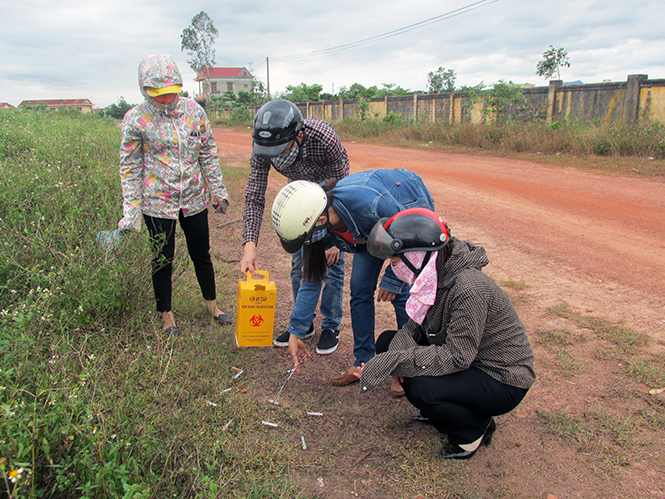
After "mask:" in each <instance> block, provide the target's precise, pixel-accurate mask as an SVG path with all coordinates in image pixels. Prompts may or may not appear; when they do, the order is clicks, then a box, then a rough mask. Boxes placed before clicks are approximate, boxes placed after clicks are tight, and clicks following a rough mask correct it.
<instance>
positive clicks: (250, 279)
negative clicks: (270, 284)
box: [247, 270, 270, 284]
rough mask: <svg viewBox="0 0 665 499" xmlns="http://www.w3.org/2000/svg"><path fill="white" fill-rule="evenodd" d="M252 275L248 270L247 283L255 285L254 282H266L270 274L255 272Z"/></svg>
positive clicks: (264, 271)
mask: <svg viewBox="0 0 665 499" xmlns="http://www.w3.org/2000/svg"><path fill="white" fill-rule="evenodd" d="M254 274H256V275H252V273H251V272H250V271H249V270H248V271H247V282H248V283H250V284H255V283H256V281H267V280H268V276H269V274H270V273H269V272H268V271H267V270H255V271H254Z"/></svg>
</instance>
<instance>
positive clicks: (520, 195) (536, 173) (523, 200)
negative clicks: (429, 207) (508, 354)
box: [215, 129, 665, 499]
mask: <svg viewBox="0 0 665 499" xmlns="http://www.w3.org/2000/svg"><path fill="white" fill-rule="evenodd" d="M215 137H216V139H217V144H218V148H219V150H220V156H221V157H222V158H223V160H224V162H225V163H226V164H227V165H231V166H233V165H246V164H247V162H248V158H249V154H250V151H251V137H250V134H249V130H248V131H247V132H246V133H238V132H235V131H231V130H222V129H218V130H215ZM344 146H345V147H346V149H347V152H348V154H349V158H350V161H351V169H352V172H357V171H360V170H366V169H375V168H402V167H404V168H408V169H409V170H412V171H414V172H416V173H418V174H420V175H421V176H422V177H423V179H424V180H425V183H426V185H427V186H428V188H429V189H430V191H431V192H432V195H433V197H434V200H435V202H436V207H437V211H438V212H439V214H441V215H442V216H443V217H444V219H445V220H446V221H447V222H448V224H449V226H450V228H451V231H452V233H453V234H454V235H456V236H457V237H460V238H462V239H469V240H472V241H474V242H476V243H477V244H480V245H482V246H484V247H485V248H486V249H487V253H488V256H489V258H490V261H491V263H490V265H489V266H488V267H487V268H486V269H485V270H486V272H487V273H488V274H489V275H490V276H491V277H492V278H493V279H494V280H495V281H497V282H499V283H500V284H502V285H503V286H504V288H506V289H507V291H508V293H509V295H510V296H511V299H512V300H513V302H514V303H515V304H516V307H517V309H518V312H519V314H520V317H521V318H522V320H523V322H524V324H525V326H526V328H527V332H528V333H529V335H530V338H531V341H532V344H533V347H534V352H535V354H536V372H537V374H538V380H537V382H536V384H535V385H534V387H533V388H532V389H531V391H530V392H529V394H528V395H527V398H526V399H525V401H524V402H523V403H522V404H521V405H520V406H519V407H518V408H517V409H516V410H515V411H514V412H513V413H511V414H509V415H507V416H502V417H501V418H500V419H499V421H498V422H499V425H500V430H502V431H501V432H498V433H497V436H498V438H497V442H498V443H497V445H496V446H495V445H493V446H492V448H491V450H488V452H486V453H484V454H482V455H478V456H477V457H475V458H474V459H473V460H472V463H471V464H470V468H469V471H470V472H471V473H472V476H473V477H475V479H476V482H477V483H478V484H480V485H478V487H479V488H478V489H477V490H476V493H477V494H478V495H477V496H478V497H490V496H492V497H497V495H494V494H493V493H492V491H493V490H494V489H493V488H492V487H493V485H488V484H492V483H494V484H495V485H496V481H497V480H498V479H497V475H496V473H495V472H494V471H492V470H493V469H494V470H496V469H501V470H502V477H503V478H501V479H500V480H499V481H500V482H501V486H502V487H504V489H503V490H504V491H506V490H507V491H508V492H507V495H506V496H505V497H543V498H544V497H546V496H547V494H548V493H552V494H554V495H555V496H556V497H558V498H559V499H563V498H568V497H644V496H649V497H659V498H664V497H665V492H663V488H662V484H661V483H660V482H661V478H662V474H663V473H664V472H665V457H664V456H663V454H662V448H663V445H664V444H665V441H664V439H663V435H662V432H661V431H656V432H655V433H653V434H649V432H650V431H651V429H645V430H644V431H642V432H641V433H635V434H633V435H631V437H630V438H631V439H632V440H631V444H630V445H631V446H630V447H629V449H630V451H627V455H628V457H627V458H626V459H627V460H628V462H629V465H627V466H626V467H623V468H620V471H617V470H616V469H615V468H612V467H611V471H610V472H609V473H608V472H606V471H603V470H604V468H603V466H605V465H604V464H602V463H601V461H603V459H605V457H599V454H600V455H602V456H604V452H605V451H607V449H609V453H614V454H616V453H617V452H619V451H620V450H621V449H626V448H628V447H627V444H626V443H623V444H622V443H618V444H614V443H613V444H612V445H610V444H609V443H608V441H609V440H612V439H613V438H614V437H611V435H610V434H606V433H603V431H602V430H601V429H599V428H601V427H603V425H604V424H605V423H603V422H602V418H603V417H604V416H603V417H601V416H599V414H606V415H607V417H609V416H611V417H616V418H617V420H624V421H632V420H634V418H635V417H636V414H637V413H638V412H640V411H647V410H650V409H649V408H650V407H652V404H651V402H649V401H648V400H645V399H646V396H645V395H644V394H645V393H646V388H645V386H644V385H640V384H639V383H638V382H637V381H636V380H635V378H634V377H630V376H629V375H628V373H627V372H626V370H625V368H624V366H623V363H622V361H621V358H619V359H618V360H617V357H615V356H614V355H615V354H614V353H613V354H611V355H609V354H603V355H604V356H603V355H601V354H600V353H599V352H608V351H612V350H611V349H612V348H613V346H612V345H610V344H609V343H608V342H607V341H603V340H601V339H599V338H597V337H595V336H594V335H593V333H589V332H588V331H587V332H586V333H585V335H586V337H587V338H588V339H585V340H584V342H581V343H576V344H573V345H572V346H567V347H565V349H564V350H555V349H552V347H551V346H549V347H548V346H547V345H543V344H542V343H541V342H540V341H539V339H540V335H541V333H542V332H543V331H550V330H556V331H562V330H565V331H573V332H574V333H576V332H577V330H576V328H575V325H574V324H571V323H570V322H569V321H565V320H562V319H561V318H560V317H552V316H551V315H550V314H548V313H547V309H548V307H551V306H554V305H559V304H562V303H566V304H568V305H569V306H570V307H571V308H572V309H574V310H576V311H579V313H581V314H584V315H588V316H594V317H600V318H604V319H607V320H609V321H611V322H613V323H621V324H623V325H625V326H627V327H630V328H632V329H634V330H635V331H638V332H641V333H646V334H648V335H649V336H650V337H651V338H652V341H651V342H650V344H649V346H648V350H649V353H659V352H663V351H665V278H664V277H665V182H663V181H662V180H651V179H644V178H626V177H619V176H612V175H605V174H597V173H590V172H586V171H581V170H578V169H576V168H575V167H574V165H571V166H569V167H567V168H561V167H549V166H543V165H542V164H538V163H534V162H527V161H520V160H514V159H505V158H489V157H478V156H471V155H463V154H449V153H442V152H437V151H432V150H428V149H427V147H426V146H425V145H423V147H422V148H420V149H412V148H400V147H385V146H378V145H370V144H360V143H354V142H344ZM284 183H285V181H284V179H283V177H281V176H280V175H275V174H273V175H271V179H270V188H271V189H272V190H274V191H276V190H277V189H278V188H279V187H281V186H282V185H284ZM273 195H274V193H273ZM266 239H268V238H266ZM261 244H262V245H264V248H263V250H261V247H260V248H259V249H260V252H259V255H261V254H262V253H261V251H263V254H264V255H268V254H271V250H270V249H267V248H265V246H268V245H270V244H274V242H273V243H271V242H268V241H263V240H262V243H261ZM273 254H275V255H277V254H280V251H279V247H278V245H276V246H274V252H273ZM266 258H268V257H266ZM280 258H281V257H280ZM287 265H288V261H287V260H285V261H284V267H285V268H287ZM271 275H272V274H271ZM282 285H283V286H284V289H289V284H288V280H287V276H286V274H285V275H284V277H283V284H282ZM346 303H348V302H346ZM380 310H381V309H380ZM384 310H385V314H381V313H380V311H379V313H378V314H377V317H388V318H389V317H390V316H391V312H390V310H389V309H388V308H386V309H384ZM288 311H289V309H288V307H287V308H286V313H288ZM377 321H379V322H380V319H379V318H377ZM380 331H381V329H380V324H379V325H377V332H380ZM271 350H273V352H269V351H266V353H264V354H262V355H265V357H266V360H270V361H272V360H274V359H273V357H275V356H276V355H278V353H274V350H278V349H271ZM351 350H352V339H351V332H350V324H349V321H348V320H347V319H345V321H344V322H343V328H342V336H341V340H340V348H339V350H338V352H336V353H335V354H334V355H332V356H329V357H330V358H326V359H323V360H319V361H318V362H317V363H316V364H315V365H313V366H312V368H311V371H310V372H309V373H307V374H305V378H304V380H305V381H304V382H306V383H308V386H309V387H310V388H311V390H312V392H313V395H312V396H313V397H314V396H316V395H317V394H318V396H320V397H322V398H323V397H324V395H326V394H327V395H329V394H330V393H331V392H330V387H329V386H327V385H326V384H324V383H321V382H320V380H321V378H324V377H327V376H330V374H331V370H333V369H340V370H341V369H344V368H346V367H348V366H349V365H350V361H352V359H353V357H352V353H351ZM562 351H563V353H565V354H566V355H569V356H571V352H572V357H573V360H575V361H576V362H577V361H579V363H578V364H577V366H583V367H579V369H577V370H576V371H575V373H574V374H570V371H568V373H567V374H566V372H565V368H564V367H565V366H564V367H562V363H561V362H562V360H561V359H562V358H563V357H562ZM662 358H665V357H661V359H662ZM315 360H316V359H315ZM308 376H309V377H308ZM335 394H336V395H335V398H334V400H333V402H330V407H326V410H327V411H329V412H335V413H336V414H339V417H340V418H341V419H343V420H344V421H345V423H344V424H343V425H342V427H338V426H337V425H331V426H330V427H329V428H328V430H329V431H330V434H325V435H321V436H320V437H319V438H318V441H313V442H312V445H313V446H316V445H317V444H319V445H321V447H322V448H323V447H324V446H325V445H333V444H334V442H335V439H340V438H347V439H349V440H352V439H354V438H357V439H358V440H361V441H366V442H371V443H366V444H365V446H366V448H375V449H376V448H379V449H383V448H384V447H386V448H387V449H388V451H386V454H385V455H381V456H377V458H376V461H374V462H373V463H372V462H368V463H367V466H369V465H372V466H373V467H374V469H379V470H380V469H381V466H383V465H384V464H385V463H384V461H386V462H390V460H391V459H394V453H395V452H398V451H396V450H395V449H394V446H393V448H392V451H390V449H391V443H390V442H388V443H386V442H383V441H381V438H382V437H381V434H380V433H378V434H376V435H375V434H374V433H372V432H370V433H369V434H368V426H367V424H366V421H367V419H370V420H373V421H382V420H385V419H386V418H389V417H390V415H392V416H393V417H394V418H395V419H396V420H401V419H400V418H405V417H406V418H407V419H408V414H409V412H410V411H411V409H412V408H410V406H409V404H408V402H406V401H404V400H403V399H401V400H400V401H399V402H397V403H395V402H394V401H386V400H385V399H386V397H385V395H381V394H376V395H375V394H369V395H368V396H364V397H365V398H363V399H358V397H359V395H358V394H357V390H356V389H355V388H353V387H346V388H343V389H337V390H336V391H335ZM369 397H373V398H371V399H370V400H371V401H372V402H371V403H372V404H374V406H373V407H371V408H370V407H368V404H367V400H368V399H369ZM663 401H665V398H664V399H663ZM663 401H661V402H660V403H661V404H664V403H665V402H663ZM291 403H292V404H295V403H296V402H295V401H292V402H291ZM400 404H401V405H400ZM358 407H361V409H357V408H358ZM659 410H660V409H659ZM358 414H361V416H360V417H359V415H358ZM543 415H546V416H547V418H556V417H558V415H564V416H565V417H571V418H573V421H579V422H580V424H582V425H584V424H587V423H588V424H589V425H591V426H593V425H594V424H595V425H596V426H595V427H594V428H596V429H594V430H593V431H592V430H591V429H590V430H589V431H590V432H592V433H593V432H595V433H593V434H594V435H596V437H594V438H596V439H597V440H598V442H601V441H602V442H603V443H602V445H607V447H603V448H602V449H601V450H600V451H599V450H598V448H597V447H594V446H593V445H592V444H591V443H589V441H586V440H584V439H583V438H581V437H580V438H578V439H577V440H576V439H575V438H573V439H566V438H562V437H561V436H560V435H557V434H556V432H554V433H552V429H551V427H549V426H547V425H546V424H544V423H543ZM564 416H562V417H564ZM363 418H366V419H363ZM547 418H545V419H547ZM575 418H578V419H575ZM358 419H360V421H359V422H358V423H356V422H355V421H357V420H358ZM363 423H364V424H363ZM400 425H401V423H400ZM591 426H590V427H591ZM389 427H390V428H391V430H390V431H391V432H395V431H399V432H405V433H407V434H409V436H411V437H414V438H416V439H422V438H424V435H429V433H427V434H424V433H422V432H421V429H419V428H418V429H413V428H411V427H410V426H408V423H407V424H406V425H402V426H398V427H397V429H395V428H396V427H395V426H394V425H393V426H390V425H389ZM414 432H415V433H414ZM319 433H320V432H319ZM599 435H601V436H602V435H604V436H603V438H600V436H599ZM608 435H610V436H608ZM612 435H613V434H612ZM312 438H313V437H312ZM584 438H586V437H584ZM374 439H376V440H377V441H374ZM608 439H609V440H608ZM613 442H614V441H613ZM370 445H374V446H375V447H369V446H370ZM598 445H600V444H598ZM495 447H496V448H495ZM633 450H635V452H633ZM347 452H348V453H349V454H344V453H342V455H339V456H335V457H331V456H328V455H325V454H324V457H322V458H321V459H322V461H321V462H322V463H323V464H322V465H321V469H320V470H318V471H317V472H318V473H325V472H326V471H328V472H329V473H330V477H327V478H326V480H327V481H328V482H330V483H331V484H332V485H334V486H335V487H337V490H338V491H339V495H331V496H327V497H350V496H352V495H356V496H358V495H359V496H361V497H370V496H374V497H378V496H379V495H380V494H379V495H376V492H377V491H378V490H380V491H381V493H383V494H385V495H380V497H406V496H405V495H399V494H398V495H391V492H390V489H381V487H386V486H387V485H386V483H382V484H376V483H375V486H377V487H378V488H376V489H372V488H371V486H370V485H368V484H366V483H365V482H362V483H364V485H359V484H360V483H361V481H362V480H361V479H362V478H363V477H364V476H365V475H363V474H362V473H360V472H359V470H356V469H351V470H347V469H346V468H345V465H344V463H346V462H348V461H355V460H356V459H357V458H358V455H353V454H352V453H353V447H350V448H349V450H348V451H347ZM358 452H360V450H358ZM390 452H393V454H391V453H390ZM361 457H362V456H361ZM382 460H383V461H382ZM367 461H370V460H369V459H368V460H367ZM342 468H343V469H342ZM340 470H341V471H340ZM659 477H660V478H659ZM402 486H403V484H402ZM311 487H312V491H316V490H317V489H316V487H315V486H314V485H312V486H311ZM410 490H411V489H410ZM414 490H415V489H414ZM373 493H374V495H372V494H373ZM368 494H369V495H368ZM428 497H429V496H428Z"/></svg>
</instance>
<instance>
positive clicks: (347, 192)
mask: <svg viewBox="0 0 665 499" xmlns="http://www.w3.org/2000/svg"><path fill="white" fill-rule="evenodd" d="M308 185H309V187H308V190H309V191H311V194H308V196H307V197H306V198H307V199H314V200H316V201H314V202H312V201H310V202H307V203H305V202H304V201H303V199H304V198H305V196H300V195H298V194H299V192H300V191H293V190H292V189H289V186H286V187H285V188H284V189H282V191H280V193H279V194H278V196H277V197H276V198H275V203H274V204H273V224H274V225H275V230H276V231H277V234H278V235H279V236H280V240H281V242H282V246H283V247H284V249H286V250H287V251H289V252H294V251H297V250H298V249H299V248H300V247H303V262H304V263H303V272H304V277H305V278H306V279H311V280H314V281H316V280H321V279H323V277H324V276H325V273H326V270H327V266H326V259H325V246H324V243H323V242H321V241H319V242H317V240H319V239H321V238H322V237H324V235H327V236H332V237H333V242H334V243H335V244H336V245H337V246H338V247H339V248H340V249H342V250H343V251H346V252H352V253H353V266H352V270H351V281H350V291H351V302H350V305H351V326H352V328H353V342H354V345H353V353H354V356H355V360H354V363H353V365H352V366H351V367H350V368H349V369H347V370H346V371H344V372H342V373H340V374H338V375H335V376H333V377H332V378H331V379H330V382H331V384H333V385H337V386H342V385H348V384H350V383H354V382H357V381H358V378H357V377H356V376H355V374H356V373H357V372H358V370H359V367H360V366H361V365H362V364H363V363H364V362H367V361H368V360H369V359H371V358H372V357H373V356H374V352H375V343H374V323H375V304H374V300H375V299H376V300H377V301H389V302H391V303H392V305H393V307H394V309H395V318H396V321H397V326H398V327H402V326H403V325H404V324H405V323H406V321H407V320H408V315H407V314H406V311H405V303H406V300H407V299H408V297H409V286H408V285H406V284H405V283H404V282H402V281H400V280H399V279H398V278H397V277H395V275H394V274H393V272H392V270H391V269H390V268H388V269H386V271H385V272H384V274H383V276H382V278H381V283H380V285H379V276H380V274H381V270H382V268H383V264H384V260H382V259H379V258H376V257H374V256H372V255H371V254H369V253H368V252H367V244H366V243H367V238H368V237H369V233H370V231H371V230H372V228H373V227H374V224H375V223H376V222H378V221H379V220H380V219H381V218H382V217H390V216H392V215H394V214H396V213H398V212H400V211H402V210H404V209H406V208H409V207H423V208H429V209H433V208H434V200H433V199H432V196H431V194H430V193H429V191H428V190H427V187H426V186H425V184H424V183H423V181H422V179H421V178H420V177H419V176H418V175H416V174H415V173H413V172H410V171H408V170H406V169H401V170H370V171H365V172H360V173H354V174H352V175H349V176H348V177H345V178H343V179H341V180H339V181H338V182H337V184H336V185H335V187H334V188H332V189H331V190H329V191H328V192H324V189H322V188H321V187H319V186H318V185H317V184H314V183H311V182H310V183H309V184H308ZM317 192H318V194H316V193H317ZM377 285H378V291H377ZM289 351H290V352H291V354H292V355H294V354H295V356H294V359H296V358H298V359H301V358H302V357H303V355H304V353H303V352H304V345H303V344H302V342H295V344H294V345H291V344H290V345H289ZM294 364H295V360H294ZM390 393H391V395H393V396H395V397H399V396H402V395H404V391H403V390H402V388H401V386H399V384H398V383H394V384H393V386H392V387H391V390H390Z"/></svg>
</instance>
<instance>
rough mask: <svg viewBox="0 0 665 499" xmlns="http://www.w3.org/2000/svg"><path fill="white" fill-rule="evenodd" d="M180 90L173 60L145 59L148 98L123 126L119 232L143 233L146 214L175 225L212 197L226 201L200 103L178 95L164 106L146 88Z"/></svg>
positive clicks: (141, 73) (141, 81)
mask: <svg viewBox="0 0 665 499" xmlns="http://www.w3.org/2000/svg"><path fill="white" fill-rule="evenodd" d="M170 85H182V76H181V75H180V71H179V70H178V68H177V67H176V65H175V62H174V61H173V59H172V58H171V57H170V56H167V55H157V56H147V57H145V58H144V59H143V60H142V61H141V64H140V65H139V86H140V88H141V93H142V94H143V96H144V97H145V101H144V102H143V103H142V104H139V105H138V106H136V107H134V108H132V109H130V110H129V111H128V112H127V114H126V115H125V117H124V120H123V122H122V142H121V145H120V182H121V186H122V197H123V206H122V211H123V218H122V220H120V222H118V227H119V228H120V229H121V230H135V231H138V230H140V228H141V220H142V218H143V217H142V214H145V215H148V216H151V217H155V218H166V219H171V220H175V219H177V218H178V214H179V212H180V210H182V212H183V215H184V216H186V217H187V216H191V215H196V214H197V213H200V212H201V211H203V210H204V209H205V208H206V205H207V204H208V202H209V201H210V196H211V195H213V196H215V197H216V198H217V199H218V200H220V201H221V200H222V199H228V194H227V192H226V187H225V186H224V184H223V182H222V172H221V169H220V166H219V158H218V157H217V146H216V144H215V139H214V138H213V135H212V131H211V129H210V122H209V121H208V118H207V116H206V114H205V111H204V110H203V108H202V107H201V106H199V104H198V103H196V101H194V100H192V99H188V98H185V97H182V96H176V98H175V100H174V101H173V102H171V103H170V104H169V105H167V106H164V105H162V104H159V103H158V102H157V101H155V100H154V99H152V98H151V97H149V96H148V94H147V93H146V92H145V87H146V86H148V87H153V88H162V87H166V86H170Z"/></svg>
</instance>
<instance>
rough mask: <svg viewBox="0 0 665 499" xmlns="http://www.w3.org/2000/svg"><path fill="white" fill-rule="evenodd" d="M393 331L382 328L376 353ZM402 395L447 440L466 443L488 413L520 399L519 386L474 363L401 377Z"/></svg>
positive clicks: (509, 408)
mask: <svg viewBox="0 0 665 499" xmlns="http://www.w3.org/2000/svg"><path fill="white" fill-rule="evenodd" d="M396 333H397V331H384V332H383V333H382V334H381V336H379V339H378V340H377V341H376V353H377V354H378V353H381V352H385V351H387V350H388V345H390V342H391V341H392V339H393V337H394V336H395V334H396ZM402 386H403V387H404V393H406V398H407V399H408V400H409V402H411V403H412V404H413V405H414V406H415V407H417V408H418V409H420V413H421V414H422V415H423V416H425V417H427V418H429V420H430V422H431V423H432V424H433V425H434V427H435V428H436V429H437V430H439V431H440V432H441V433H444V434H446V435H448V441H449V442H450V443H451V444H457V445H459V444H470V443H472V442H475V441H476V440H477V439H478V438H480V437H481V436H482V435H483V434H484V433H485V430H486V429H487V426H488V425H489V423H490V419H491V417H492V416H499V415H501V414H506V413H507V412H510V411H512V410H513V409H514V408H515V407H517V405H518V404H519V403H520V402H521V401H522V399H523V398H524V396H525V395H526V392H527V391H528V390H525V389H523V388H517V387H515V386H510V385H505V384H503V383H501V382H500V381H497V380H496V379H494V378H492V377H491V376H490V375H489V374H487V373H485V372H484V371H481V370H480V369H478V368H476V367H473V366H471V367H469V369H467V370H465V371H459V372H456V373H452V374H447V375H445V376H416V377H414V378H404V382H403V383H402Z"/></svg>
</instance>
